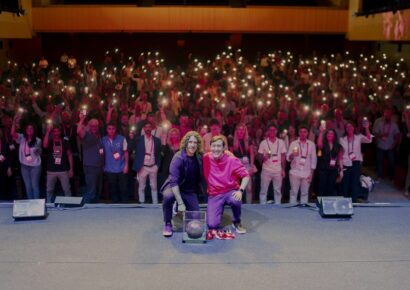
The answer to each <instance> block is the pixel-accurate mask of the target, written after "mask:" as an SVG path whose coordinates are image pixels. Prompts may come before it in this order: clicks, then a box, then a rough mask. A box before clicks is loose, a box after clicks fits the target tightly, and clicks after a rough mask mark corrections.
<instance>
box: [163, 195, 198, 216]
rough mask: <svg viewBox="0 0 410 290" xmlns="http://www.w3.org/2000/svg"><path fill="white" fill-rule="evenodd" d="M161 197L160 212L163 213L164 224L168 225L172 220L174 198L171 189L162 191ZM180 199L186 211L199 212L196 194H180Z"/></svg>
mask: <svg viewBox="0 0 410 290" xmlns="http://www.w3.org/2000/svg"><path fill="white" fill-rule="evenodd" d="M162 195H163V199H162V211H163V213H164V222H165V223H170V222H171V220H172V206H173V205H174V202H175V196H174V194H173V193H172V191H171V189H169V190H164V192H163V193H162ZM181 197H182V200H183V202H184V204H185V207H186V210H187V211H199V202H198V196H197V195H196V194H194V193H184V192H181Z"/></svg>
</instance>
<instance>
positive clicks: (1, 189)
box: [0, 128, 12, 200]
mask: <svg viewBox="0 0 410 290" xmlns="http://www.w3.org/2000/svg"><path fill="white" fill-rule="evenodd" d="M11 175H12V171H11V153H10V148H9V146H8V144H7V142H6V140H5V139H4V137H3V129H2V128H0V184H1V185H0V200H6V199H10V196H9V192H10V188H9V186H8V185H9V183H8V182H7V179H8V177H10V176H11Z"/></svg>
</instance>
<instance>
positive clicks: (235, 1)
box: [229, 0, 246, 8]
mask: <svg viewBox="0 0 410 290" xmlns="http://www.w3.org/2000/svg"><path fill="white" fill-rule="evenodd" d="M229 6H231V7H234V8H243V7H246V0H229Z"/></svg>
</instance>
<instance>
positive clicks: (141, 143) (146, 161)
mask: <svg viewBox="0 0 410 290" xmlns="http://www.w3.org/2000/svg"><path fill="white" fill-rule="evenodd" d="M143 129H144V132H145V134H144V135H142V136H141V137H140V138H139V139H138V141H137V149H136V156H135V161H134V164H133V169H134V171H135V172H137V179H138V184H139V185H138V196H139V202H140V203H145V186H146V183H147V177H149V181H150V186H151V197H152V203H153V204H157V203H158V189H157V188H158V185H157V175H158V168H159V167H160V166H161V158H162V157H161V140H160V139H159V138H157V137H154V136H152V124H151V122H150V121H149V120H145V122H144V126H143Z"/></svg>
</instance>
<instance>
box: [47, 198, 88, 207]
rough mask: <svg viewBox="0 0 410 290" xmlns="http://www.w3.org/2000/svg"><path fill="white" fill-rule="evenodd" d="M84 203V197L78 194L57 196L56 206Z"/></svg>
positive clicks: (75, 205)
mask: <svg viewBox="0 0 410 290" xmlns="http://www.w3.org/2000/svg"><path fill="white" fill-rule="evenodd" d="M83 205H84V200H83V198H82V197H76V196H56V199H55V200H54V206H56V207H81V206H83Z"/></svg>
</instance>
